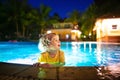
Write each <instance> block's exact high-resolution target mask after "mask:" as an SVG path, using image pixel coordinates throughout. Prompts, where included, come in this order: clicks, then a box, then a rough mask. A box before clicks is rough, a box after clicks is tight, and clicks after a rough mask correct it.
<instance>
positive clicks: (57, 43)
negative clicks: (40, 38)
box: [50, 35, 60, 49]
mask: <svg viewBox="0 0 120 80" xmlns="http://www.w3.org/2000/svg"><path fill="white" fill-rule="evenodd" d="M50 45H51V46H53V47H54V48H56V49H60V40H59V36H58V35H55V36H54V37H53V38H52V40H51V43H50Z"/></svg>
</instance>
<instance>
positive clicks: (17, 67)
mask: <svg viewBox="0 0 120 80" xmlns="http://www.w3.org/2000/svg"><path fill="white" fill-rule="evenodd" d="M47 69H48V70H47V71H46V77H45V79H47V80H120V64H114V65H111V66H99V67H97V66H96V67H69V66H65V67H52V68H47ZM9 78H11V80H40V78H39V68H38V67H33V66H32V65H21V64H10V63H0V80H9Z"/></svg>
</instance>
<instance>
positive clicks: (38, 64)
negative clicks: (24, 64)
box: [33, 63, 52, 67]
mask: <svg viewBox="0 0 120 80" xmlns="http://www.w3.org/2000/svg"><path fill="white" fill-rule="evenodd" d="M33 67H52V65H51V64H48V63H43V64H41V63H35V64H33Z"/></svg>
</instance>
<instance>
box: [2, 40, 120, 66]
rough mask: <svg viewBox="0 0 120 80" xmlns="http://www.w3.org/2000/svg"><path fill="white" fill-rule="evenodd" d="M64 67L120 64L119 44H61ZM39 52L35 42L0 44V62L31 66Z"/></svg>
mask: <svg viewBox="0 0 120 80" xmlns="http://www.w3.org/2000/svg"><path fill="white" fill-rule="evenodd" d="M61 50H63V51H64V52H65V61H66V65H65V66H102V65H112V64H116V63H120V43H99V42H61ZM40 53H41V51H40V50H39V49H38V43H37V42H0V62H9V63H19V64H33V63H35V62H37V59H38V56H39V54H40Z"/></svg>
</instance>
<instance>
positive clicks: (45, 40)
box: [38, 33, 56, 50]
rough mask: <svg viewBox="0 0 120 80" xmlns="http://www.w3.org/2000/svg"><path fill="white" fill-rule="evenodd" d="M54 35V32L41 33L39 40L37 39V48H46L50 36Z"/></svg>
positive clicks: (50, 38)
mask: <svg viewBox="0 0 120 80" xmlns="http://www.w3.org/2000/svg"><path fill="white" fill-rule="evenodd" d="M55 35H56V34H55V33H49V34H44V35H41V37H40V41H39V46H38V47H39V49H41V48H44V50H47V49H48V46H49V44H50V42H51V40H52V38H53V37H54V36H55Z"/></svg>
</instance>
